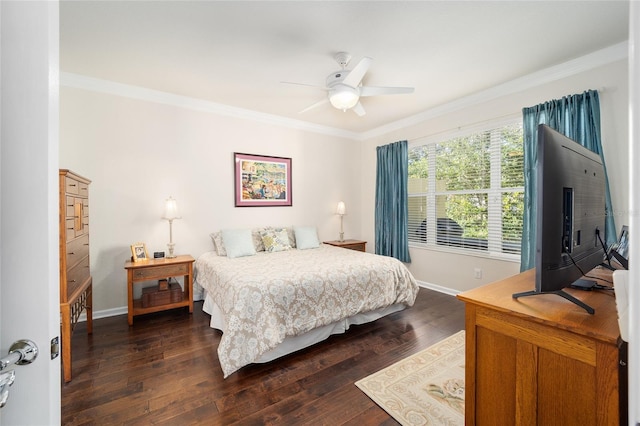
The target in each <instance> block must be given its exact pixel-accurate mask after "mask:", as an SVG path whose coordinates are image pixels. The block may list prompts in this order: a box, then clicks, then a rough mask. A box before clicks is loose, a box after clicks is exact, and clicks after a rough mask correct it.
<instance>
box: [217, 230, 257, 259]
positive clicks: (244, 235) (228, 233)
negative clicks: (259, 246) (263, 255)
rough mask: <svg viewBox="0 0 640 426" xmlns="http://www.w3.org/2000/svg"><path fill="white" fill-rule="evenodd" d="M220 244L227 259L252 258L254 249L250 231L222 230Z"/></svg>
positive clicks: (254, 252)
mask: <svg viewBox="0 0 640 426" xmlns="http://www.w3.org/2000/svg"><path fill="white" fill-rule="evenodd" d="M220 233H221V234H222V242H223V243H224V248H225V250H226V251H227V257H229V258H234V257H242V256H253V255H254V254H256V248H255V247H254V246H253V238H252V236H251V230H250V229H223V230H222V231H220Z"/></svg>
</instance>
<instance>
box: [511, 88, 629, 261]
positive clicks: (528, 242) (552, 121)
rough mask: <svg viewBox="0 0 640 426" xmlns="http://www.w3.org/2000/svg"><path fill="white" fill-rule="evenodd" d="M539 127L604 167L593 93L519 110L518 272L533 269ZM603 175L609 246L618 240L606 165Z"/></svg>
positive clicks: (597, 111)
mask: <svg viewBox="0 0 640 426" xmlns="http://www.w3.org/2000/svg"><path fill="white" fill-rule="evenodd" d="M539 124H546V125H548V126H549V127H551V128H553V129H555V130H557V131H559V132H560V133H563V134H564V135H566V136H567V137H569V138H571V139H573V140H575V141H577V142H579V143H580V144H582V145H583V146H585V147H587V148H589V149H590V150H591V151H593V152H595V153H596V154H599V155H600V158H601V159H602V163H603V164H605V162H604V155H603V153H602V141H601V136H600V98H599V96H598V92H597V91H596V90H589V91H586V92H584V93H582V94H578V95H571V96H566V97H564V98H562V99H557V100H552V101H548V102H545V103H543V104H540V105H536V106H532V107H528V108H523V109H522V128H523V133H524V220H523V226H522V247H521V259H520V270H521V271H526V270H527V269H531V268H533V267H534V266H535V255H536V237H535V236H536V223H535V217H536V194H537V190H538V188H537V187H536V186H537V183H536V176H535V171H536V164H537V162H538V153H537V144H536V142H537V139H538V125H539ZM604 172H605V182H606V188H605V189H606V200H605V201H606V206H605V207H606V215H607V217H606V223H605V235H606V241H605V243H606V244H607V245H609V244H611V243H614V242H615V241H616V239H617V237H616V226H615V222H614V218H613V214H612V207H611V206H612V205H611V194H610V192H609V179H608V177H607V167H606V164H605V167H604Z"/></svg>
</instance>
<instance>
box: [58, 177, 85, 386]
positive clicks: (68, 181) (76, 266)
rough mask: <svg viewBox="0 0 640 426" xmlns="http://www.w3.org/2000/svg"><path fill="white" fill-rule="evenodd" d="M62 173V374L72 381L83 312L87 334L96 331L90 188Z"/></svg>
mask: <svg viewBox="0 0 640 426" xmlns="http://www.w3.org/2000/svg"><path fill="white" fill-rule="evenodd" d="M90 183H91V181H90V180H89V179H86V178H84V177H82V176H79V175H77V174H75V173H73V172H71V171H69V170H65V169H61V170H60V191H59V194H60V323H61V330H60V334H61V337H62V343H61V346H62V373H63V377H64V381H65V382H69V381H71V335H72V333H73V328H74V327H75V325H76V323H77V322H78V318H79V317H80V314H81V313H82V312H83V311H86V316H87V332H88V333H91V332H92V331H93V321H92V320H93V318H92V285H91V284H92V281H91V270H90V263H89V184H90Z"/></svg>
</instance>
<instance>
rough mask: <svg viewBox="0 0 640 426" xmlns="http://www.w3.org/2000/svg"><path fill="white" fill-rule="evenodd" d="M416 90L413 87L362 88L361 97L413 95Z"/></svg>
mask: <svg viewBox="0 0 640 426" xmlns="http://www.w3.org/2000/svg"><path fill="white" fill-rule="evenodd" d="M414 90H415V89H414V88H413V87H376V86H362V87H361V88H360V96H377V95H400V94H403V93H413V91H414Z"/></svg>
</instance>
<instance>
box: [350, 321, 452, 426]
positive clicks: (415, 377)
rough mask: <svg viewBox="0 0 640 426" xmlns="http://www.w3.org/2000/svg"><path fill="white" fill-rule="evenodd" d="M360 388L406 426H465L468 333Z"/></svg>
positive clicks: (375, 376) (413, 357)
mask: <svg viewBox="0 0 640 426" xmlns="http://www.w3.org/2000/svg"><path fill="white" fill-rule="evenodd" d="M356 386H358V387H359V388H360V390H362V391H363V392H364V393H365V394H367V396H368V397H369V398H371V399H372V400H373V401H374V402H375V403H376V404H378V405H379V406H380V407H381V408H383V409H384V410H385V411H386V412H387V413H389V415H391V416H392V417H393V418H394V419H396V420H397V421H398V422H399V423H400V424H402V425H464V330H463V331H459V332H458V333H456V334H454V335H453V336H450V337H448V338H446V339H444V340H442V341H440V342H438V343H436V344H435V345H433V346H431V347H429V348H427V349H425V350H423V351H421V352H418V353H417V354H414V355H411V356H410V357H408V358H405V359H403V360H402V361H399V362H397V363H395V364H393V365H391V366H390V367H387V368H385V369H384V370H380V371H378V372H377V373H374V374H372V375H370V376H368V377H365V378H364V379H362V380H359V381H357V382H356Z"/></svg>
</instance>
